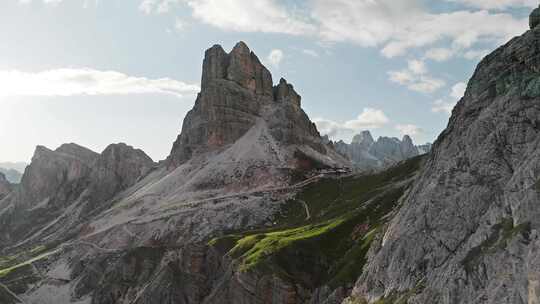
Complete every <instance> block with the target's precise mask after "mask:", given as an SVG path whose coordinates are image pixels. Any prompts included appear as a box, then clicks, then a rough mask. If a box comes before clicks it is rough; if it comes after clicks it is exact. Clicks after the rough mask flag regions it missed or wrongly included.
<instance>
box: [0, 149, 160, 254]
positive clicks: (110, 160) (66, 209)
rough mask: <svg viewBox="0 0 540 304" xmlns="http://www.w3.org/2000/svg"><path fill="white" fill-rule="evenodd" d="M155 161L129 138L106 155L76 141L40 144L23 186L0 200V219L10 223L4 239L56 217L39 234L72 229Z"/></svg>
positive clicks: (14, 238) (32, 230) (22, 237)
mask: <svg viewBox="0 0 540 304" xmlns="http://www.w3.org/2000/svg"><path fill="white" fill-rule="evenodd" d="M153 165H154V163H153V161H152V160H151V159H150V158H149V157H148V156H146V154H144V152H142V151H140V150H135V149H133V148H132V147H129V146H127V145H125V144H118V145H111V146H109V147H108V148H107V149H105V151H104V152H103V153H102V154H101V155H100V154H98V153H95V152H93V151H91V150H89V149H87V148H84V147H81V146H79V145H76V144H64V145H62V146H60V147H59V148H58V149H56V150H54V151H52V150H49V149H47V148H45V147H43V146H38V147H37V148H36V150H35V152H34V156H33V158H32V163H31V164H30V165H29V166H28V167H27V169H26V171H25V174H24V176H23V178H22V181H21V184H20V186H19V187H18V188H17V189H16V191H14V192H13V195H11V196H9V197H6V199H4V200H0V223H2V224H3V225H5V226H4V227H5V228H4V229H3V232H4V233H3V234H0V243H3V244H4V246H6V245H8V244H10V243H11V242H13V241H23V240H25V239H26V238H28V237H29V236H30V235H32V234H34V233H36V232H37V231H39V230H40V229H41V228H43V227H45V226H46V225H48V224H50V223H51V221H54V222H55V224H54V226H50V227H48V229H49V230H48V231H40V233H38V234H35V235H34V237H41V238H43V237H45V235H49V236H50V235H53V234H62V233H65V232H66V231H70V230H71V229H73V228H74V227H76V226H78V225H79V224H80V223H81V222H82V219H81V217H82V218H84V217H86V215H87V214H88V213H91V212H94V211H96V210H94V209H96V208H98V207H100V206H99V204H100V203H104V202H106V201H107V199H110V198H111V197H112V196H114V195H115V194H118V193H119V192H121V191H122V190H124V189H126V188H128V187H130V186H132V185H134V184H135V182H137V181H138V179H139V178H140V177H142V176H144V175H146V174H147V173H148V171H149V170H150V169H151V168H152V166H153ZM2 235H3V236H7V238H5V239H2V238H1V237H2Z"/></svg>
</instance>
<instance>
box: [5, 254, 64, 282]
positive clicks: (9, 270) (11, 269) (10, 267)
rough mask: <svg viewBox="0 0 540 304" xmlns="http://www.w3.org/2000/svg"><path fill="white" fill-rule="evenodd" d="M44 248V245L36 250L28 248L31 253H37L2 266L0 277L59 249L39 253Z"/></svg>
mask: <svg viewBox="0 0 540 304" xmlns="http://www.w3.org/2000/svg"><path fill="white" fill-rule="evenodd" d="M44 249H45V247H43V248H39V249H37V250H34V249H32V250H30V251H29V253H31V254H32V253H33V254H37V255H34V256H33V257H32V258H30V259H28V260H26V261H24V262H21V263H18V264H14V265H11V266H9V267H6V268H4V267H2V268H1V269H0V279H1V278H3V277H5V276H7V275H8V274H9V273H11V272H12V271H14V270H17V269H19V268H22V267H25V266H28V265H30V264H32V263H34V262H37V261H39V260H42V259H45V258H46V257H48V256H50V255H53V254H55V253H57V252H58V251H59V250H54V251H49V252H46V253H42V254H39V253H40V252H43V250H44Z"/></svg>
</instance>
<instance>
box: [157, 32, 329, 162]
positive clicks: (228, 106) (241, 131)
mask: <svg viewBox="0 0 540 304" xmlns="http://www.w3.org/2000/svg"><path fill="white" fill-rule="evenodd" d="M257 124H260V126H262V127H263V129H268V132H269V133H270V134H271V135H272V136H273V139H274V140H276V141H277V142H278V143H280V144H281V145H284V146H286V145H294V144H299V145H305V146H309V147H310V149H313V150H315V151H317V152H318V153H319V152H324V153H326V152H325V151H326V148H325V147H324V144H323V143H322V139H321V138H320V134H319V132H318V131H317V128H316V127H315V125H314V124H313V123H312V122H311V121H310V120H309V117H307V115H306V114H305V113H304V111H303V110H302V109H301V96H300V95H299V94H298V93H297V92H296V91H295V89H294V86H293V85H292V84H290V83H288V82H287V81H286V80H285V79H283V78H281V79H280V81H279V83H278V84H277V85H276V86H273V83H272V75H271V74H270V72H269V71H268V69H267V68H266V67H265V66H264V65H263V64H262V63H261V62H260V60H259V59H258V57H257V55H255V53H253V52H252V51H251V50H250V49H249V47H248V46H247V45H246V44H245V43H244V42H239V43H237V44H236V46H235V47H234V48H233V49H232V51H231V52H230V53H226V52H225V51H224V50H223V48H222V47H221V46H219V45H214V46H213V47H211V48H210V49H208V50H207V51H206V52H205V58H204V61H203V76H202V85H201V92H200V93H199V95H198V96H197V100H196V102H195V106H194V107H193V109H192V110H191V111H190V112H189V113H188V114H187V116H186V118H185V119H184V123H183V126H182V132H181V134H180V135H179V136H178V138H177V140H176V141H175V143H174V144H173V148H172V150H171V155H170V156H169V158H168V160H167V164H168V167H169V168H175V167H178V166H179V165H181V164H183V163H185V162H186V161H188V160H189V159H191V158H192V157H194V156H196V155H201V154H202V153H206V152H210V151H218V150H220V149H224V148H226V147H228V146H229V145H231V144H233V143H235V142H236V141H237V140H238V139H240V138H241V137H242V136H244V135H245V134H246V133H247V132H248V131H249V130H250V129H252V128H253V127H255V126H256V125H257Z"/></svg>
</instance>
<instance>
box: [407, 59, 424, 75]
mask: <svg viewBox="0 0 540 304" xmlns="http://www.w3.org/2000/svg"><path fill="white" fill-rule="evenodd" d="M408 65H409V70H410V71H411V72H412V73H413V74H415V75H423V74H426V73H427V68H426V64H425V63H424V62H423V61H422V60H416V59H413V60H409V62H408Z"/></svg>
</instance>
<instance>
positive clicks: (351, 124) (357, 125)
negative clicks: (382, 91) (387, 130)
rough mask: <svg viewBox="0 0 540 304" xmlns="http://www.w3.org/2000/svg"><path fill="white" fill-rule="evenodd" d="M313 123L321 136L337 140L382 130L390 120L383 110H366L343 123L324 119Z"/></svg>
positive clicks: (317, 119)
mask: <svg viewBox="0 0 540 304" xmlns="http://www.w3.org/2000/svg"><path fill="white" fill-rule="evenodd" d="M313 122H315V124H316V125H317V129H318V130H319V132H320V133H321V134H325V135H328V136H329V137H330V138H332V139H335V138H338V137H342V136H343V135H345V136H347V135H350V134H354V133H357V132H359V131H363V130H368V129H371V130H373V129H378V128H381V127H383V126H385V125H387V124H388V123H390V119H388V117H387V116H386V114H385V113H384V112H383V111H381V110H378V109H373V108H364V110H363V111H362V113H360V115H358V116H357V117H356V118H355V119H352V120H348V121H345V122H343V123H340V122H335V121H332V120H328V119H324V118H315V119H314V120H313Z"/></svg>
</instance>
